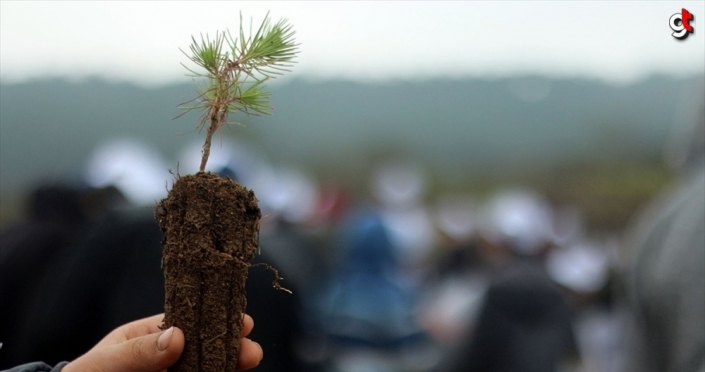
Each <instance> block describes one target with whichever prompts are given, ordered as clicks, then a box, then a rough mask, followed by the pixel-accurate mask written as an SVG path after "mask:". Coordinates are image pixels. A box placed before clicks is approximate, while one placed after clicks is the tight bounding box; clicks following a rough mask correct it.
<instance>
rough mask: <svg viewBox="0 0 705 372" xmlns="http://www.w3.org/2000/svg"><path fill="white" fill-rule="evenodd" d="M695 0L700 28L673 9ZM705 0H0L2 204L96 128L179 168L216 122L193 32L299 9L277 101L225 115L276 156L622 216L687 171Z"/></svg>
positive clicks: (598, 216) (356, 178)
mask: <svg viewBox="0 0 705 372" xmlns="http://www.w3.org/2000/svg"><path fill="white" fill-rule="evenodd" d="M683 7H685V8H687V9H688V10H689V11H690V12H691V13H693V14H694V15H695V20H696V21H695V22H694V23H693V25H694V27H695V29H696V32H695V33H694V34H692V35H690V37H688V38H687V39H686V40H684V41H678V40H676V39H674V38H673V37H672V36H671V35H670V34H671V32H672V31H671V30H670V28H669V27H668V19H669V17H670V16H671V14H673V13H678V12H680V10H681V8H683ZM704 8H705V6H704V5H703V3H702V2H677V3H675V2H496V3H491V2H375V3H372V2H360V3H357V2H355V3H353V2H329V3H323V2H291V3H283V2H282V3H279V2H271V3H267V2H256V3H255V2H241V3H234V2H227V3H225V2H198V3H194V2H148V3H118V2H115V3H113V2H97V3H65V2H5V1H3V2H2V3H0V48H1V50H0V51H1V53H0V82H1V83H2V84H1V86H0V98H1V102H0V203H2V208H1V210H2V216H1V217H2V219H1V220H2V221H3V222H4V221H7V220H9V219H11V218H13V217H14V216H16V212H17V211H18V210H19V207H18V206H19V203H20V201H21V197H22V195H23V192H25V191H26V190H27V187H28V186H29V185H32V184H33V183H34V182H36V181H38V180H41V179H49V178H68V177H79V176H80V175H81V174H82V172H83V169H84V167H85V163H86V161H87V158H88V157H89V156H90V154H91V152H92V151H93V150H94V149H95V148H96V146H98V145H99V144H101V143H103V142H104V141H107V140H108V139H110V138H115V137H133V138H139V139H141V140H143V141H147V142H148V143H150V144H152V145H153V146H154V148H155V149H156V150H158V151H160V152H161V153H162V154H163V156H164V157H165V158H166V159H167V163H168V164H170V166H171V167H173V168H176V164H177V161H178V159H177V154H178V153H179V151H180V150H181V149H182V148H183V147H184V146H186V145H187V144H190V143H192V142H193V141H198V140H200V138H201V137H202V134H201V135H198V134H197V133H195V132H194V131H193V129H194V128H195V125H196V121H195V117H194V116H185V117H183V118H180V119H178V120H174V121H172V120H171V118H173V117H174V116H176V115H177V114H179V111H178V110H177V109H176V105H177V104H179V103H181V102H184V101H186V100H188V99H190V98H192V97H193V96H194V90H193V87H192V85H191V83H190V82H189V79H188V78H186V77H184V72H185V70H184V68H183V67H182V66H181V65H180V63H181V62H184V63H185V62H186V57H185V56H184V55H183V54H181V52H180V51H179V49H180V48H181V49H188V43H189V41H190V39H191V36H192V35H198V34H199V33H207V34H212V33H213V32H215V31H216V30H224V29H226V28H229V29H231V30H236V29H237V27H238V24H239V15H238V13H239V12H240V11H242V15H243V17H244V19H245V22H246V24H247V25H249V24H250V20H249V18H250V17H252V23H254V24H255V25H258V24H259V22H260V21H261V19H262V18H263V17H264V15H265V14H266V13H267V11H270V15H271V17H272V18H273V19H274V20H277V19H279V18H282V17H285V18H288V19H289V21H290V22H291V24H292V25H293V26H294V29H295V30H296V32H297V34H296V38H297V41H298V42H300V43H301V54H300V58H299V59H298V64H297V65H296V66H295V67H294V70H293V72H292V73H291V74H289V75H287V76H285V77H284V78H282V79H281V80H280V81H277V82H275V83H273V84H271V85H270V86H271V88H272V90H273V92H274V95H273V101H272V104H273V106H274V107H275V112H274V115H273V116H270V117H258V118H246V117H239V118H237V120H239V121H240V122H242V123H243V124H245V125H246V127H245V128H242V127H234V128H233V130H231V131H230V130H226V131H224V133H223V135H224V136H226V137H230V136H233V137H236V138H239V139H243V140H246V141H248V143H251V144H252V146H253V147H255V148H257V149H259V151H261V152H262V153H264V154H265V155H266V156H267V157H268V158H269V159H270V161H272V162H274V163H277V164H286V165H292V166H295V167H297V168H300V169H304V170H305V171H307V172H309V173H310V174H312V175H314V177H315V178H316V179H317V180H318V181H319V182H322V183H340V184H345V185H349V187H351V188H353V189H355V190H358V191H360V192H363V193H364V192H365V189H366V187H367V185H368V182H369V174H370V170H371V169H372V167H373V166H374V164H375V163H376V162H379V161H381V160H385V159H390V158H402V159H411V160H413V161H417V162H419V163H420V164H422V165H423V166H424V168H425V169H426V170H427V173H428V175H429V177H430V179H431V182H430V185H431V192H432V194H442V193H446V192H453V191H459V190H463V191H466V190H471V191H473V192H477V193H482V192H483V191H486V190H488V189H490V188H492V187H494V186H496V185H498V184H502V183H524V184H530V185H533V186H535V187H537V188H539V189H540V190H542V191H544V192H545V193H546V194H548V195H549V196H550V197H551V198H552V200H554V201H557V202H561V203H569V204H570V203H572V204H577V205H579V206H581V207H583V208H584V209H585V210H586V212H587V215H588V217H589V220H590V222H591V223H592V226H593V227H598V228H606V229H618V228H621V227H622V226H623V224H624V223H625V221H626V220H627V219H628V217H629V216H630V215H631V213H632V212H633V211H634V210H635V209H636V208H638V206H639V205H641V204H642V203H643V202H644V201H645V200H647V199H648V198H649V197H650V196H651V195H653V193H654V192H655V191H657V190H658V189H659V188H660V187H661V186H662V185H664V184H665V183H666V182H667V181H668V179H669V177H670V176H671V175H672V173H671V171H670V170H669V169H667V168H666V167H664V165H663V161H662V154H663V149H664V146H665V145H666V143H667V139H668V138H669V137H670V136H671V134H672V133H673V132H674V131H677V130H678V128H679V126H682V125H683V123H684V122H686V121H687V120H688V115H689V111H688V110H689V108H690V106H691V105H693V102H692V99H691V98H690V97H692V96H693V95H694V93H693V92H694V91H695V90H697V89H700V90H702V85H698V82H699V81H701V80H702V79H703V74H704V73H705V71H704V69H705V67H703V66H705V47H704V45H703V39H702V35H701V33H700V32H698V31H699V28H700V26H699V21H700V19H703V18H702V17H704V16H705V14H704V11H703V10H704Z"/></svg>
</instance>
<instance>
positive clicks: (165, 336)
mask: <svg viewBox="0 0 705 372" xmlns="http://www.w3.org/2000/svg"><path fill="white" fill-rule="evenodd" d="M183 350H184V334H183V332H182V331H181V330H180V329H178V328H176V327H171V328H169V329H167V330H165V331H162V332H159V333H154V334H150V335H146V336H142V337H137V338H133V339H131V340H127V341H125V342H122V343H119V344H116V345H109V346H105V347H100V348H95V349H93V350H91V351H89V352H88V353H86V354H84V355H83V356H81V357H80V358H78V359H76V360H75V361H73V362H71V363H69V364H68V365H67V366H66V367H64V369H63V370H62V371H63V372H74V371H86V372H160V371H163V370H165V369H166V368H168V367H171V366H172V365H173V364H174V363H176V361H177V360H178V359H179V356H181V352H182V351H183Z"/></svg>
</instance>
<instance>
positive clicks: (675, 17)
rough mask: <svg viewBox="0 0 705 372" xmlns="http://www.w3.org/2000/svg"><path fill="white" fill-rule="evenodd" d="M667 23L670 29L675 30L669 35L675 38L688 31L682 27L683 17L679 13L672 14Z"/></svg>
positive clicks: (682, 35)
mask: <svg viewBox="0 0 705 372" xmlns="http://www.w3.org/2000/svg"><path fill="white" fill-rule="evenodd" d="M676 22H677V24H676ZM668 25H669V26H671V30H673V31H675V32H674V33H672V34H671V35H672V36H673V37H675V38H676V39H680V38H682V37H684V36H685V34H687V33H688V31H686V30H685V27H683V18H682V17H681V14H680V13H676V14H674V15H672V16H671V19H669V20H668Z"/></svg>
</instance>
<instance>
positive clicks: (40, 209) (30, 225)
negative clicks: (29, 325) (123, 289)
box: [0, 181, 127, 368]
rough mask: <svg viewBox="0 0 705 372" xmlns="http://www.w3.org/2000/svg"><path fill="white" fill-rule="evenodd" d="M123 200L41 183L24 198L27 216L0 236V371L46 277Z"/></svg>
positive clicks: (114, 194)
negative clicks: (2, 344)
mask: <svg viewBox="0 0 705 372" xmlns="http://www.w3.org/2000/svg"><path fill="white" fill-rule="evenodd" d="M126 203H127V201H126V200H125V199H124V197H123V196H122V194H121V193H120V192H119V191H118V190H117V189H116V188H114V187H106V188H101V189H93V188H90V187H87V186H85V185H82V184H80V183H75V184H72V183H68V182H59V181H55V182H44V183H41V184H40V185H38V186H37V187H36V188H34V189H33V190H32V191H31V192H30V194H29V195H28V196H27V202H26V205H25V209H26V210H27V216H26V218H25V219H24V220H23V221H19V222H17V223H15V224H13V225H11V226H10V227H8V228H7V229H6V230H5V231H3V232H2V234H0V343H4V347H2V348H0V368H2V367H7V366H9V364H8V363H10V361H11V359H12V358H13V356H14V355H16V353H17V352H18V349H17V347H18V345H19V343H20V341H21V338H22V332H21V330H22V327H23V325H24V324H25V322H26V314H27V313H29V312H30V311H31V309H32V308H33V306H35V302H36V301H37V293H38V292H40V291H41V289H42V286H43V283H44V282H45V281H49V280H52V279H53V278H52V276H51V274H50V273H51V272H52V271H53V270H54V268H55V267H57V266H60V265H61V264H60V262H62V261H63V259H64V257H65V256H66V255H67V254H69V252H70V251H71V247H72V246H73V245H74V244H75V243H76V242H78V241H79V240H80V239H81V237H82V236H83V235H84V234H85V233H86V231H88V230H89V229H90V228H91V227H92V226H93V225H94V224H95V223H96V221H97V220H99V219H100V218H101V216H103V215H104V214H105V213H107V211H109V210H110V209H112V208H114V207H116V206H120V205H125V204H126Z"/></svg>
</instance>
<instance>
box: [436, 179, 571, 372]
mask: <svg viewBox="0 0 705 372" xmlns="http://www.w3.org/2000/svg"><path fill="white" fill-rule="evenodd" d="M483 216H484V218H483V222H482V224H481V228H480V234H481V238H482V244H483V247H484V249H485V251H486V254H487V257H489V259H490V262H491V263H492V264H493V265H495V270H494V272H493V273H491V274H490V278H489V284H488V287H487V290H486V292H485V294H484V297H483V299H482V305H481V308H480V310H479V314H478V316H477V319H476V320H475V322H474V326H473V328H472V330H471V331H470V332H468V333H467V334H466V335H465V337H464V338H463V340H462V341H461V342H460V343H459V344H458V347H457V350H455V352H454V353H453V354H454V355H453V356H452V357H451V358H449V365H448V366H446V368H445V369H444V370H447V371H464V372H471V371H483V372H491V371H502V372H512V371H521V372H550V371H558V370H559V368H562V366H563V365H564V364H566V363H568V364H572V363H576V360H577V347H576V344H575V339H574V335H573V328H572V319H571V313H570V308H569V306H568V303H567V301H566V299H565V298H564V295H563V293H562V292H561V290H560V288H559V287H558V286H557V285H556V284H555V283H554V282H553V281H552V280H551V278H550V277H549V276H548V274H547V273H546V271H545V269H544V264H543V260H544V258H545V255H546V253H547V252H548V250H549V248H550V246H551V242H552V239H553V228H552V226H553V214H552V210H551V207H550V206H549V205H548V203H546V202H545V201H544V200H543V199H542V198H541V197H540V196H539V195H537V194H536V193H534V192H532V191H530V190H524V189H518V190H505V191H500V192H498V193H497V194H496V195H494V196H493V197H492V198H490V199H489V201H488V202H487V204H486V206H485V208H484V211H483Z"/></svg>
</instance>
